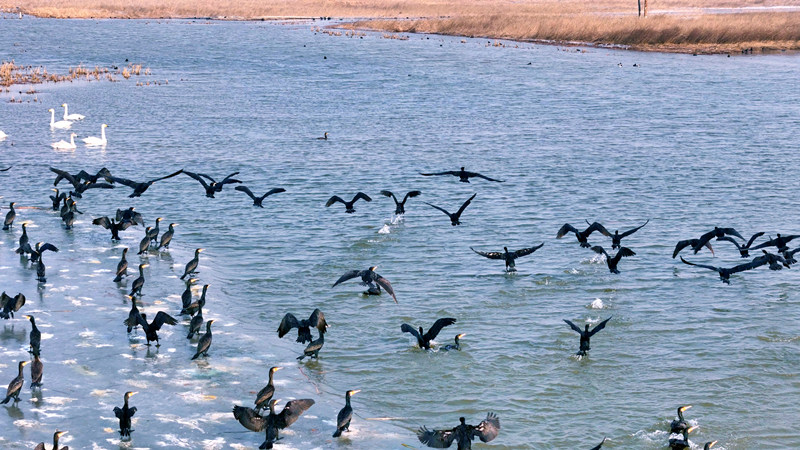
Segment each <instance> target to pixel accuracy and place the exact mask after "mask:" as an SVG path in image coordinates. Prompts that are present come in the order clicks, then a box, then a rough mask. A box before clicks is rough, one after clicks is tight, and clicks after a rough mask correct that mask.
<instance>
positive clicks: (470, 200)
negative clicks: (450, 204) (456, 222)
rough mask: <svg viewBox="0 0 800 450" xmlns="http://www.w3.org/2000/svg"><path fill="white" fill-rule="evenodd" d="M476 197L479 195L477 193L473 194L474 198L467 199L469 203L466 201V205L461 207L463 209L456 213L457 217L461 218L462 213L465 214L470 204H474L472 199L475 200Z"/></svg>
mask: <svg viewBox="0 0 800 450" xmlns="http://www.w3.org/2000/svg"><path fill="white" fill-rule="evenodd" d="M476 195H478V193H477V192H476V193H474V194H472V197H470V198H469V199H467V201H465V202H464V204H463V205H461V208H458V211H456V216H461V213H463V212H464V210H465V209H467V206H469V204H470V203H472V199H473V198H475V196H476Z"/></svg>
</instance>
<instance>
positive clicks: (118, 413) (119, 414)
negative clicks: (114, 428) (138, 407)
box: [114, 406, 122, 419]
mask: <svg viewBox="0 0 800 450" xmlns="http://www.w3.org/2000/svg"><path fill="white" fill-rule="evenodd" d="M114 415H115V416H117V419H122V408H120V407H119V406H115V407H114Z"/></svg>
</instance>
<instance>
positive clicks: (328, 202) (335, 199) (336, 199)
mask: <svg viewBox="0 0 800 450" xmlns="http://www.w3.org/2000/svg"><path fill="white" fill-rule="evenodd" d="M336 202H341V203H344V200H342V198H341V197H339V196H338V195H334V196H333V197H331V198H329V199H328V201H327V202H325V206H326V207H327V206H331V205H332V204H334V203H336ZM345 204H346V203H345Z"/></svg>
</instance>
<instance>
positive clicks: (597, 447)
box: [589, 438, 608, 450]
mask: <svg viewBox="0 0 800 450" xmlns="http://www.w3.org/2000/svg"><path fill="white" fill-rule="evenodd" d="M607 440H608V438H603V440H602V441H600V443H599V444H597V445H595V446H594V447H592V448H590V449H589V450H600V449H601V448H603V444H605V443H606V441H607Z"/></svg>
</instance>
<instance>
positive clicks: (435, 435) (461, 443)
mask: <svg viewBox="0 0 800 450" xmlns="http://www.w3.org/2000/svg"><path fill="white" fill-rule="evenodd" d="M458 420H459V421H460V422H461V424H459V425H458V426H457V427H455V428H453V429H450V430H429V429H427V428H425V427H424V426H423V427H421V428H420V429H419V430H418V431H417V438H418V439H419V441H420V442H422V443H423V444H425V445H427V446H428V447H433V448H448V447H450V446H451V445H452V444H453V441H457V442H458V450H468V449H470V448H472V440H473V439H475V438H478V439H480V440H481V442H489V441H491V440H493V439H494V438H496V437H497V435H498V434H499V433H500V418H498V417H497V415H496V414H494V413H489V414H487V415H486V419H485V420H484V421H483V422H481V423H479V424H478V425H477V426H475V425H467V422H466V419H465V418H464V417H459V418H458Z"/></svg>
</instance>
